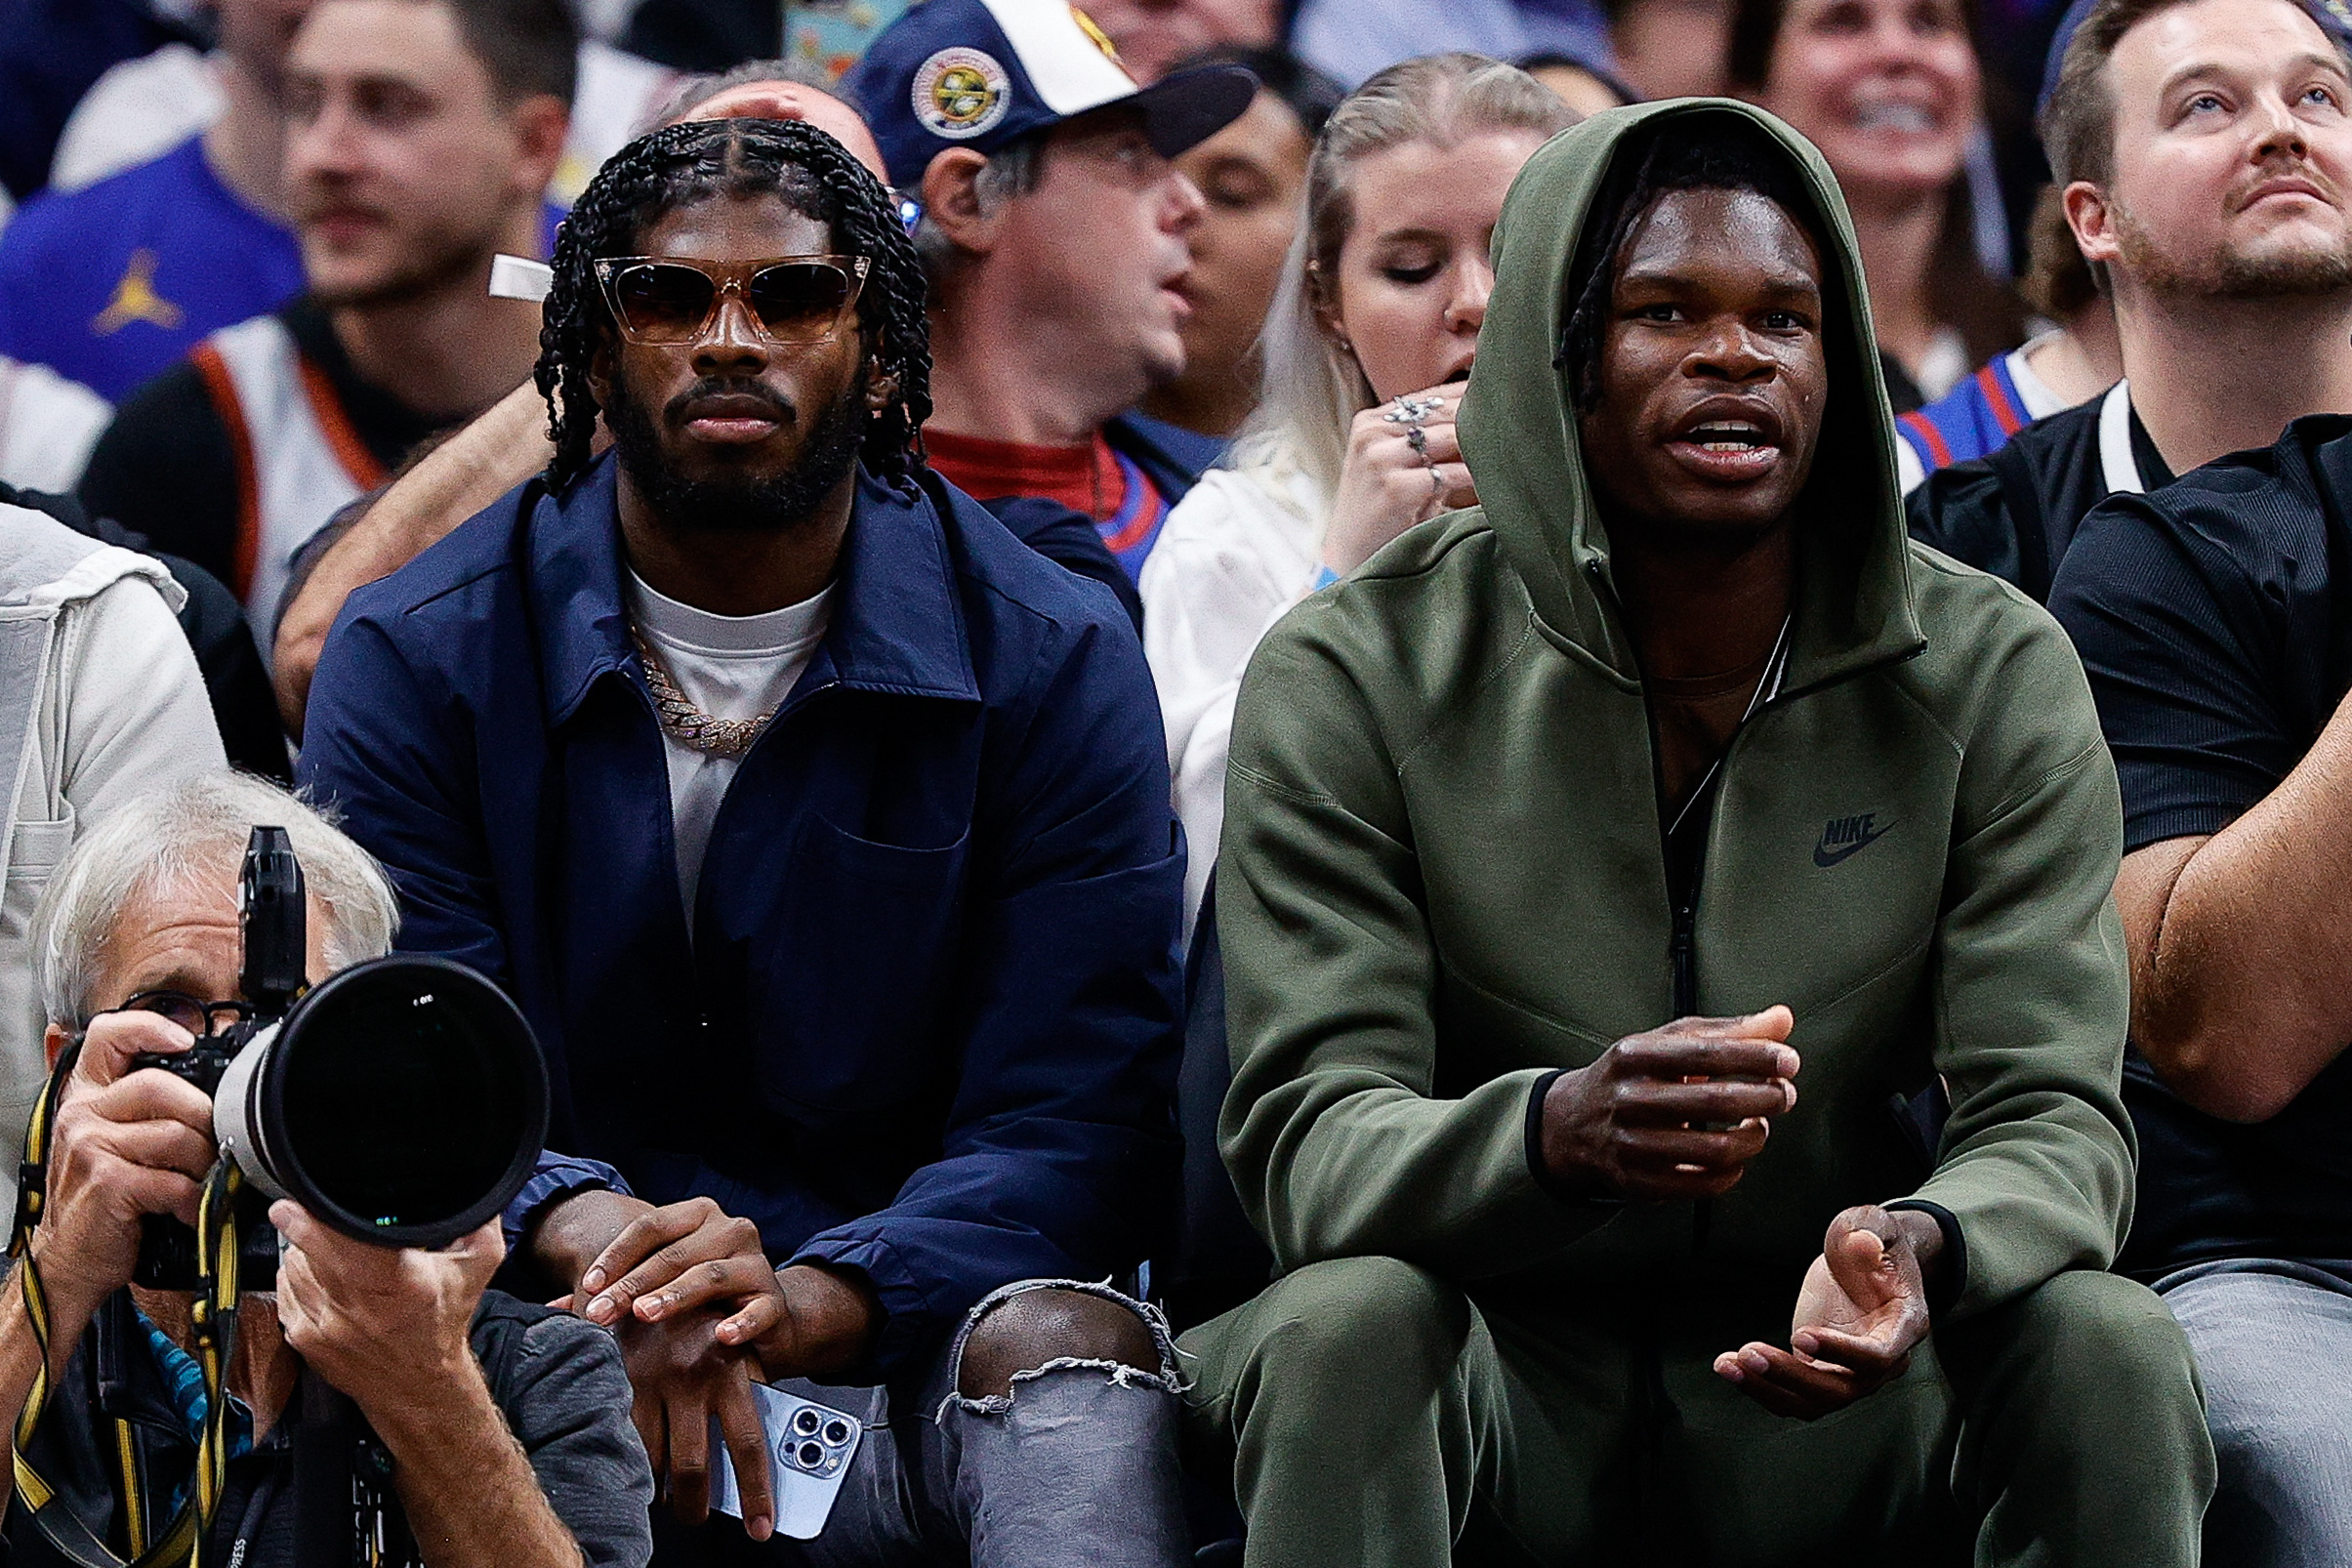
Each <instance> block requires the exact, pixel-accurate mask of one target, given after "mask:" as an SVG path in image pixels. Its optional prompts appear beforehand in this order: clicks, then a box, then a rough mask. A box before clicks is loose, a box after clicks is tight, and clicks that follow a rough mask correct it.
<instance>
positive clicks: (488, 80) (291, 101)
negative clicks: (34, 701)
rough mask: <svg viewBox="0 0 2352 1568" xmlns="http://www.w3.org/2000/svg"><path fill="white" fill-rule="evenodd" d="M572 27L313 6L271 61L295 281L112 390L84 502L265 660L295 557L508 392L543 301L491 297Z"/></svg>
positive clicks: (551, 123) (434, 8)
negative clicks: (178, 559)
mask: <svg viewBox="0 0 2352 1568" xmlns="http://www.w3.org/2000/svg"><path fill="white" fill-rule="evenodd" d="M577 48H578V34H577V33H576V31H575V30H574V28H573V26H572V23H571V20H570V17H569V14H568V13H567V12H566V10H565V8H564V4H563V0H323V3H320V4H317V5H315V6H313V7H312V9H311V11H310V14H309V16H308V17H307V18H305V19H304V21H303V24H302V27H301V30H300V31H298V32H297V33H296V34H295V38H294V44H293V47H292V49H291V51H290V52H289V54H288V57H287V62H286V88H285V91H286V104H287V128H286V145H285V181H286V190H287V199H288V201H289V202H290V204H291V206H292V209H293V210H292V217H293V220H294V224H295V228H296V231H297V233H298V235H299V237H300V239H301V242H302V257H303V272H304V275H305V277H306V279H307V281H308V287H309V293H308V295H307V296H306V298H305V299H304V300H302V301H300V302H298V303H297V304H295V305H293V306H290V307H288V308H287V309H284V310H281V311H279V312H278V313H276V314H274V315H267V316H256V317H254V318H253V319H252V320H249V321H245V322H241V323H239V324H238V325H236V326H233V327H229V328H227V329H225V330H223V331H221V332H217V333H214V334H213V335H212V336H211V337H209V338H207V339H206V340H205V341H204V342H203V343H202V344H200V345H198V346H197V348H196V349H195V350H194V351H192V352H191V353H190V355H189V356H188V358H187V359H186V360H185V361H183V362H182V363H181V364H179V365H177V366H175V367H174V368H172V369H171V370H168V371H166V372H164V374H163V375H161V376H159V377H157V378H156V379H155V380H154V381H153V382H150V383H149V384H148V385H147V386H146V387H145V388H144V389H143V390H142V391H141V392H138V393H136V394H135V395H133V396H132V398H131V399H130V400H129V401H128V402H126V403H125V404H124V405H123V407H122V410H121V412H120V413H119V414H118V415H117V416H116V418H115V422H114V424H113V426H112V428H111V429H109V430H108V431H107V433H105V434H104V435H103V436H101V437H100V438H99V443H98V447H97V449H96V450H95V451H94V452H93V453H92V454H91V459H90V467H89V470H88V472H87V473H86V474H85V475H84V476H83V480H82V485H81V495H82V499H83V501H84V502H85V503H86V504H87V505H88V507H89V508H90V511H91V512H92V513H93V514H94V515H96V516H109V517H113V518H115V519H116V520H118V521H120V522H122V523H124V524H126V525H127V526H129V527H131V528H133V529H136V530H138V531H139V532H141V533H144V534H145V535H146V536H147V538H148V540H149V541H150V542H152V543H153V545H154V546H155V547H156V548H157V549H161V550H168V551H170V552H172V553H173V554H175V555H180V556H185V557H187V558H188V559H190V560H193V561H195V562H196V563H197V564H198V565H200V566H202V567H204V568H205V569H206V570H208V571H210V572H212V573H213V574H214V575H215V576H217V577H219V578H221V579H222V580H223V581H225V582H227V583H228V584H229V586H230V587H231V588H233V589H234V590H235V591H236V593H237V595H238V597H239V598H241V599H242V600H243V602H244V605H245V611H246V614H247V616H248V617H249V618H250V619H251V620H252V622H253V624H254V627H255V629H256V631H257V632H258V633H259V636H258V638H257V640H258V641H259V643H260V644H261V647H262V649H263V651H264V653H265V654H267V653H268V649H269V646H270V638H269V628H270V626H271V625H272V624H273V622H274V619H275V612H276V606H277V600H278V598H279V595H280V594H281V592H282V591H283V588H284V585H285V580H286V569H287V563H288V560H289V558H290V557H292V555H293V553H294V551H295V550H296V549H297V548H299V547H300V546H301V545H302V543H303V541H304V540H306V539H308V538H309V536H310V534H311V533H312V532H314V531H315V530H316V529H317V528H318V527H319V526H320V524H322V523H324V522H325V521H326V520H327V519H328V518H329V517H331V516H334V514H335V513H336V511H337V510H338V509H339V508H341V507H343V506H344V505H345V504H347V503H348V502H350V501H351V500H353V499H355V498H356V497H358V496H359V495H361V494H363V493H364V492H366V491H368V490H370V489H373V488H375V487H376V486H377V485H379V484H381V483H383V482H384V478H385V475H386V474H387V473H388V472H389V471H391V470H392V469H393V468H395V467H397V466H398V465H399V463H400V461H401V459H402V458H403V457H404V456H405V455H406V454H407V453H408V451H409V449H410V448H411V447H413V446H414V445H416V443H417V442H419V441H420V440H422V439H424V437H426V436H427V435H429V434H431V433H433V432H434V431H437V430H439V429H441V428H442V427H444V426H447V425H450V424H452V423H456V422H460V421H463V420H466V419H470V418H472V417H473V416H474V415H475V414H477V413H479V412H480V411H481V410H482V409H484V408H486V407H488V406H489V405H490V404H491V403H493V402H495V401H497V399H498V398H499V397H500V396H502V395H504V394H505V393H506V392H509V391H511V390H513V388H514V386H515V384H516V382H517V381H519V380H520V379H522V377H523V376H524V375H526V374H527V373H528V372H529V369H530V366H531V361H532V359H533V357H534V355H535V354H536V353H537V351H538V334H539V320H538V312H537V311H535V310H534V309H531V307H530V306H528V305H525V304H520V303H517V302H516V301H513V300H493V299H488V298H486V297H485V296H484V294H483V292H482V287H483V282H484V280H485V279H486V278H487V276H488V275H489V268H490V258H491V257H492V256H494V255H496V254H497V253H499V252H501V251H511V252H515V253H517V254H521V255H530V256H537V255H544V254H545V250H544V243H545V236H546V233H547V230H548V228H549V227H550V225H549V221H548V209H547V208H546V206H545V204H544V200H543V196H542V192H544V191H545V189H546V187H547V183H548V179H549V177H550V176H551V175H552V174H553V173H554V171H555V167H556V164H557V159H558V158H559V156H560V155H561V152H562V148H563V138H564V131H565V127H566V124H567V122H568V119H569V105H570V102H571V94H572V87H573V83H574V78H575V75H576V69H577V67H576V55H577Z"/></svg>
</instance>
